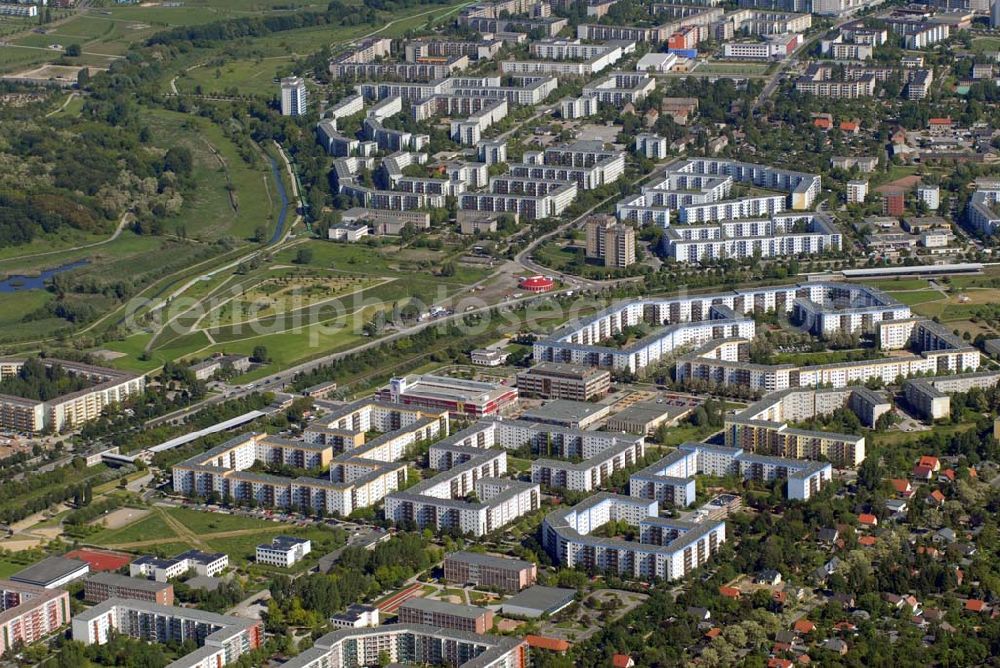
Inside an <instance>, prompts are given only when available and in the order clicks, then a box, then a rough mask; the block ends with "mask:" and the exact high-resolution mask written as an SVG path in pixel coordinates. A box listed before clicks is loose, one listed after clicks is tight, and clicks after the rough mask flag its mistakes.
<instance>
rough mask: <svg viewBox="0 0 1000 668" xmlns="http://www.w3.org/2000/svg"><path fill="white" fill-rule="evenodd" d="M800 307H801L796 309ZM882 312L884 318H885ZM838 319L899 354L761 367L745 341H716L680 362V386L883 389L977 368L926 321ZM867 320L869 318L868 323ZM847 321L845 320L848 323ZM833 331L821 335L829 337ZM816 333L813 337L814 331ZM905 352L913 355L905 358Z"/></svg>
mask: <svg viewBox="0 0 1000 668" xmlns="http://www.w3.org/2000/svg"><path fill="white" fill-rule="evenodd" d="M801 306H802V303H801V302H798V303H797V304H796V308H799V307H801ZM890 313H892V311H885V312H883V313H882V315H883V316H884V315H889V314H890ZM853 315H856V314H851V316H848V314H840V315H839V317H838V316H835V317H834V318H832V319H830V320H831V322H832V323H835V324H838V326H842V327H844V328H845V329H843V330H840V331H866V332H873V333H875V335H876V337H877V339H878V342H879V348H880V350H883V351H900V352H898V353H896V354H893V355H891V356H886V357H882V358H877V359H871V360H860V361H856V362H835V363H830V364H820V365H815V366H803V367H797V366H794V365H791V364H778V365H765V364H752V363H750V362H748V361H747V357H748V342H747V341H737V340H728V341H715V342H711V343H709V344H706V345H705V346H703V347H702V348H701V349H699V350H697V351H695V352H692V353H688V354H686V355H684V356H682V357H681V358H680V359H679V360H678V362H677V377H678V379H680V380H683V379H688V378H695V379H702V380H708V381H712V382H715V383H719V384H723V385H733V384H735V385H743V386H747V387H751V388H754V389H760V390H767V391H775V390H785V389H788V388H794V387H820V386H827V387H833V388H842V387H847V386H849V385H854V384H861V383H865V382H867V381H869V380H873V379H879V380H882V381H883V382H885V383H892V382H895V381H896V379H897V378H899V377H903V378H908V377H911V376H915V375H921V374H928V373H940V372H949V373H962V372H965V371H974V370H976V369H977V368H979V366H980V364H981V355H980V353H979V351H978V350H977V349H976V348H974V347H972V346H969V345H966V344H965V343H964V342H963V341H961V340H960V339H958V338H957V337H955V336H953V335H952V334H951V333H950V332H948V331H947V330H946V329H945V328H944V327H942V326H940V325H938V324H937V323H934V322H933V321H930V320H924V319H912V318H908V317H905V316H904V317H895V314H893V317H892V318H889V319H883V320H878V319H877V317H878V313H876V312H871V311H868V312H866V313H864V314H863V316H862V319H861V320H860V321H857V320H855V319H854V318H853V317H852V316H853ZM866 316H867V317H866ZM848 317H850V318H851V319H850V320H848V319H847V318H848ZM832 331H835V330H832V328H831V329H829V330H823V333H826V334H828V333H830V332H832ZM814 333H815V331H814ZM904 349H908V350H909V351H911V352H908V353H903V352H901V351H903V350H904Z"/></svg>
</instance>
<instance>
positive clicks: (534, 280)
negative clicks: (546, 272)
mask: <svg viewBox="0 0 1000 668" xmlns="http://www.w3.org/2000/svg"><path fill="white" fill-rule="evenodd" d="M518 285H519V286H520V287H521V289H523V290H527V291H529V292H545V291H547V290H551V289H552V288H553V286H555V281H553V280H552V279H551V278H548V277H546V276H527V277H524V278H521V279H519V280H518Z"/></svg>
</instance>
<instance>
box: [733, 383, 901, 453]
mask: <svg viewBox="0 0 1000 668" xmlns="http://www.w3.org/2000/svg"><path fill="white" fill-rule="evenodd" d="M858 391H863V388H858ZM854 392H855V390H854V388H847V389H843V390H812V389H791V390H785V391H782V392H774V393H771V394H769V395H767V396H766V397H764V398H763V399H761V400H760V401H758V402H756V403H754V404H751V405H750V406H748V407H747V408H745V409H744V410H742V411H740V412H739V413H738V414H736V415H729V416H726V419H725V427H724V436H725V444H726V446H727V447H730V448H740V449H742V450H744V451H746V452H749V453H754V454H758V455H770V456H774V457H785V458H790V459H812V460H820V459H825V460H827V461H829V462H831V463H832V464H833V465H835V466H838V467H849V468H850V467H855V466H858V465H859V464H861V462H862V461H864V459H865V437H864V436H859V435H857V434H838V433H834V432H825V431H812V430H807V429H799V428H796V427H794V426H792V425H794V424H795V423H796V422H802V421H805V420H809V419H811V418H813V417H817V416H820V415H825V414H828V413H831V412H833V411H834V410H836V409H837V408H840V407H843V406H847V407H849V408H852V409H855V410H859V412H860V414H861V416H862V419H865V421H866V422H867V419H866V418H865V417H864V416H865V415H866V414H868V415H875V414H881V412H884V411H885V410H888V407H887V405H886V402H885V399H884V398H879V397H878V395H874V396H873V395H870V394H869V395H864V396H861V397H854V396H853V393H854ZM872 402H875V403H874V405H869V404H872ZM868 419H870V418H868Z"/></svg>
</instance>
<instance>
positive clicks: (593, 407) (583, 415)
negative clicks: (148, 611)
mask: <svg viewBox="0 0 1000 668" xmlns="http://www.w3.org/2000/svg"><path fill="white" fill-rule="evenodd" d="M608 410H609V407H608V406H606V405H604V404H592V403H590V402H589V401H571V400H569V399H553V400H552V401H546V402H545V403H544V404H542V405H541V406H539V407H538V408H535V409H533V410H530V411H526V412H525V413H524V414H523V415H522V416H521V419H522V420H537V421H547V420H559V421H562V422H570V421H574V422H579V421H580V420H585V419H587V418H591V417H594V416H595V415H601V414H603V413H605V412H607V411H608Z"/></svg>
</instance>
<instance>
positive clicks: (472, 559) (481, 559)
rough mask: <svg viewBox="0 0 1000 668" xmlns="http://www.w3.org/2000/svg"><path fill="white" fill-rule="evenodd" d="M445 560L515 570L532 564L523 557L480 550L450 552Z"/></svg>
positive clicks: (529, 566)
mask: <svg viewBox="0 0 1000 668" xmlns="http://www.w3.org/2000/svg"><path fill="white" fill-rule="evenodd" d="M444 558H445V561H447V560H448V559H455V560H457V561H463V562H465V563H467V564H476V565H479V566H492V567H494V568H515V569H517V570H522V569H525V568H531V567H532V566H534V564H533V563H531V562H530V561H525V560H524V559H514V558H512V557H497V556H494V555H492V554H485V553H482V552H465V551H459V552H452V553H451V554H446V555H445V557H444Z"/></svg>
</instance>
